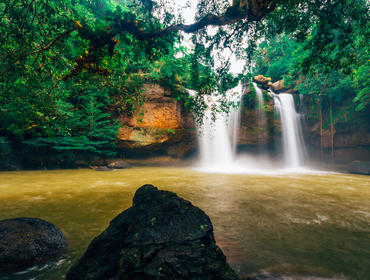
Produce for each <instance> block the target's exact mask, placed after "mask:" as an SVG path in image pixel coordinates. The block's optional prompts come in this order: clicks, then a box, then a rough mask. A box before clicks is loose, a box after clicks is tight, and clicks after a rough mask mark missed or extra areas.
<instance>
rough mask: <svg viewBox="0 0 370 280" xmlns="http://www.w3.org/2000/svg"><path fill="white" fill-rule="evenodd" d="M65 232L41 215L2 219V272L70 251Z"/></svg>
mask: <svg viewBox="0 0 370 280" xmlns="http://www.w3.org/2000/svg"><path fill="white" fill-rule="evenodd" d="M67 247H68V243H67V240H66V238H65V237H64V235H63V233H62V232H61V231H60V230H59V229H58V228H57V227H56V226H54V225H53V224H51V223H49V222H47V221H44V220H41V219H38V218H15V219H8V220H1V221H0V272H1V273H2V272H9V271H14V270H20V269H24V268H27V267H28V266H32V265H36V264H40V263H43V262H45V261H48V260H50V259H51V258H54V257H57V256H59V255H61V254H62V253H63V252H65V251H66V250H67Z"/></svg>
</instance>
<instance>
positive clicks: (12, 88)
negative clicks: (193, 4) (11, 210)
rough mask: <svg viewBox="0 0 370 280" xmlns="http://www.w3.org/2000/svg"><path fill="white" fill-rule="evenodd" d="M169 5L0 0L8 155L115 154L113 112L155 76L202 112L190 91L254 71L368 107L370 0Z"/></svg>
mask: <svg viewBox="0 0 370 280" xmlns="http://www.w3.org/2000/svg"><path fill="white" fill-rule="evenodd" d="M174 7H175V6H174V5H173V1H171V0H63V1H61V0H3V1H1V3H0V54H1V56H0V73H1V75H0V154H1V156H6V155H7V154H9V153H11V151H12V150H17V151H19V152H20V153H22V152H25V153H32V152H35V153H38V154H45V155H48V154H53V156H55V157H59V158H60V160H61V161H68V160H73V159H74V158H75V157H76V156H77V155H79V154H89V155H98V156H100V157H112V156H114V155H115V152H116V148H115V141H116V136H117V130H118V125H119V124H118V123H117V121H116V117H117V116H118V115H119V114H120V112H122V111H126V112H127V111H132V112H134V111H135V109H136V108H137V107H138V106H140V105H141V104H142V102H145V100H143V98H142V96H141V94H140V93H141V86H142V85H143V83H148V82H151V83H160V84H162V85H163V86H166V87H170V88H171V89H172V90H173V92H175V93H176V94H177V96H178V97H177V98H179V99H182V100H183V101H184V103H185V105H186V106H187V108H189V109H190V110H193V111H195V112H201V111H202V103H201V102H200V101H199V100H195V99H194V98H192V97H189V96H188V95H187V92H186V89H194V90H197V91H198V92H199V93H200V96H201V95H204V94H210V93H211V92H214V91H217V92H220V93H221V94H222V93H223V92H225V91H226V90H227V89H228V88H230V87H232V86H235V85H236V84H237V83H238V81H239V80H240V79H248V78H250V77H251V75H252V73H254V72H255V73H258V74H264V75H267V76H271V77H272V78H273V79H274V80H277V79H280V78H284V79H285V80H286V82H287V83H289V82H292V81H297V80H299V81H300V82H299V85H298V87H299V90H300V91H301V92H302V93H303V94H307V95H310V96H313V100H321V99H322V100H323V99H326V100H329V102H336V103H338V104H340V105H343V104H348V106H352V108H354V110H353V111H355V110H357V111H363V110H368V103H369V92H370V90H369V44H368V42H369V30H370V28H369V22H370V21H369V4H368V1H366V0H324V1H322V0H320V1H319V0H301V1H298V0H233V1H232V3H230V1H226V0H211V1H209V0H199V1H198V4H197V11H196V15H195V22H194V23H193V24H189V25H186V24H184V20H183V18H182V16H181V11H180V12H179V11H176V10H175V8H174ZM210 29H212V30H213V32H209V31H210ZM184 34H191V42H192V44H193V46H192V47H189V45H188V44H184V43H183V42H184V40H183V39H184V38H183V37H184ZM224 49H229V50H230V51H231V52H232V53H233V54H235V56H236V57H237V58H239V59H244V60H245V62H246V66H245V71H244V73H243V74H241V75H238V76H235V75H234V76H233V75H231V74H230V73H229V68H230V60H228V59H224V60H222V58H221V57H222V56H220V55H219V54H220V52H222V51H223V50H224ZM215 60H221V61H222V63H218V64H217V65H218V66H217V67H216V64H215ZM302 77H304V78H302ZM313 85H314V86H313ZM348 100H349V101H350V102H349V103H348ZM339 107H341V108H342V107H343V106H339ZM339 107H338V108H339Z"/></svg>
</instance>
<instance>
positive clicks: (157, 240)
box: [66, 185, 239, 280]
mask: <svg viewBox="0 0 370 280" xmlns="http://www.w3.org/2000/svg"><path fill="white" fill-rule="evenodd" d="M66 279H67V280H84V279H86V280H87V279H89V280H92V279H117V280H118V279H120V280H126V279H127V280H129V279H137V280H140V279H142V280H146V279H163V280H167V279H177V280H189V279H194V280H195V279H197V280H237V279H239V278H238V276H237V275H236V274H235V272H234V271H233V270H232V269H231V268H230V266H229V265H228V264H227V262H226V259H225V256H224V255H223V253H222V251H221V250H220V249H219V248H218V247H217V245H216V243H215V239H214V237H213V227H212V224H211V221H210V219H209V217H208V216H207V215H206V214H205V213H204V212H203V211H202V210H200V209H199V208H197V207H195V206H193V205H192V204H191V203H190V202H189V201H186V200H184V199H182V198H180V197H178V196H177V195H176V194H175V193H172V192H168V191H160V190H158V189H157V188H155V187H154V186H152V185H144V186H142V187H141V188H139V189H138V190H137V191H136V193H135V196H134V199H133V206H132V207H131V208H129V209H127V210H126V211H124V212H122V213H121V214H120V215H118V216H117V217H116V218H115V219H113V221H112V222H111V223H110V225H109V227H108V228H107V229H106V230H105V231H104V232H103V233H102V234H101V235H99V236H98V237H96V238H95V239H94V240H93V241H92V242H91V244H90V245H89V247H88V249H87V251H86V252H85V254H84V255H83V256H82V258H81V259H80V260H79V262H78V263H77V264H76V265H74V267H72V269H71V270H70V271H69V272H68V273H67V276H66Z"/></svg>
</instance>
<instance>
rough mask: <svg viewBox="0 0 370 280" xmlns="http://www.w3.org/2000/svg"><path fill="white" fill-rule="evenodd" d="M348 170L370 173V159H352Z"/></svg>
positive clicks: (355, 172) (356, 172) (364, 173)
mask: <svg viewBox="0 0 370 280" xmlns="http://www.w3.org/2000/svg"><path fill="white" fill-rule="evenodd" d="M348 172H350V173H354V174H363V175H370V161H360V160H355V161H352V162H351V163H350V164H349V166H348Z"/></svg>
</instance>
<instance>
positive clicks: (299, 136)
mask: <svg viewBox="0 0 370 280" xmlns="http://www.w3.org/2000/svg"><path fill="white" fill-rule="evenodd" d="M270 93H271V96H272V97H273V98H274V103H275V110H276V111H277V112H278V113H279V115H280V120H281V126H282V130H283V155H284V163H285V167H288V168H297V167H302V165H303V163H304V158H305V154H306V149H305V145H304V139H303V133H302V126H301V120H300V115H299V114H298V113H297V111H296V109H295V104H294V98H293V95H291V94H289V93H280V94H275V93H273V92H272V91H270Z"/></svg>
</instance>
